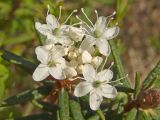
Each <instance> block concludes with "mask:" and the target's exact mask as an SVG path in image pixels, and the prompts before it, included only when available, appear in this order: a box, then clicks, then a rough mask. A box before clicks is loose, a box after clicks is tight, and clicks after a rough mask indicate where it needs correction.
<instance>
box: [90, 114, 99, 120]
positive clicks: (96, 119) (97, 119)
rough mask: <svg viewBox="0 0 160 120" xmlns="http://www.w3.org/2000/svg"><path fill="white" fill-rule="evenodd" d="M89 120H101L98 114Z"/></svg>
mask: <svg viewBox="0 0 160 120" xmlns="http://www.w3.org/2000/svg"><path fill="white" fill-rule="evenodd" d="M87 120H100V117H99V115H98V114H97V113H96V114H95V115H93V116H91V117H89V118H88V119H87Z"/></svg>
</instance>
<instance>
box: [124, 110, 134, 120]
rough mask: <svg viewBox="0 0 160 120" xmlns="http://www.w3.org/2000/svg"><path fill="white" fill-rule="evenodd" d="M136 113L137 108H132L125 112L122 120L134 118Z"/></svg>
mask: <svg viewBox="0 0 160 120" xmlns="http://www.w3.org/2000/svg"><path fill="white" fill-rule="evenodd" d="M136 115H137V109H135V108H133V109H132V110H131V111H129V112H128V113H127V115H126V116H125V118H124V120H135V119H136Z"/></svg>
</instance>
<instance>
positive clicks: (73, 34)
mask: <svg viewBox="0 0 160 120" xmlns="http://www.w3.org/2000/svg"><path fill="white" fill-rule="evenodd" d="M68 34H69V37H70V38H71V39H72V40H73V41H75V42H79V41H82V40H83V37H84V34H85V32H84V31H83V30H82V29H80V28H76V27H73V26H70V27H69V31H68Z"/></svg>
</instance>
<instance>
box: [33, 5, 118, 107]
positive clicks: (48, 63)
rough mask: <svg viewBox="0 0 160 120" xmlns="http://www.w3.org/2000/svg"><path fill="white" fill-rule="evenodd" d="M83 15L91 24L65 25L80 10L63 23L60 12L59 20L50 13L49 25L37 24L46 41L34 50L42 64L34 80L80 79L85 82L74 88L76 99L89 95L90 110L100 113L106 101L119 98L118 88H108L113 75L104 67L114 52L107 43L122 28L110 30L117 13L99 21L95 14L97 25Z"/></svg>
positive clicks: (48, 17) (47, 21)
mask: <svg viewBox="0 0 160 120" xmlns="http://www.w3.org/2000/svg"><path fill="white" fill-rule="evenodd" d="M60 8H61V7H60ZM81 11H82V13H83V15H84V16H85V17H86V19H87V20H88V23H87V22H85V21H83V20H82V19H81V18H80V17H79V16H76V18H77V19H78V21H79V22H78V23H76V24H73V25H67V24H66V23H67V21H68V20H69V19H70V17H71V16H72V15H73V14H74V13H75V12H77V10H74V11H73V12H72V13H71V14H70V15H69V17H68V18H67V19H66V21H65V22H63V23H60V18H61V9H60V15H59V18H58V19H57V18H56V17H55V16H54V15H51V14H49V13H47V17H46V24H41V23H39V22H36V23H35V27H36V29H37V30H38V31H39V33H41V34H42V35H44V36H45V37H46V40H45V44H44V45H43V46H38V47H37V48H36V49H35V52H36V55H37V59H38V60H39V62H40V64H39V65H38V67H37V68H36V69H35V71H34V73H33V79H34V80H35V81H42V80H44V79H46V78H47V77H48V76H50V75H51V76H52V77H53V78H54V79H55V80H64V79H67V80H74V79H75V77H78V78H80V79H81V80H83V81H82V82H80V83H79V84H78V85H77V86H76V87H75V90H74V95H75V96H77V97H81V96H84V95H87V94H88V93H89V96H90V97H89V103H90V107H91V109H92V110H97V109H98V108H99V106H100V104H101V102H102V100H103V97H105V98H114V97H115V96H116V95H117V90H116V88H115V87H114V86H111V85H110V84H109V83H111V81H110V80H111V79H112V78H113V72H112V71H111V70H110V67H109V68H108V69H106V68H105V69H104V66H105V64H106V60H107V59H106V58H107V57H108V56H109V55H110V51H111V49H110V46H109V43H108V40H110V39H112V38H114V37H116V36H117V34H118V33H119V28H118V27H117V26H112V27H109V23H110V21H111V20H112V19H113V16H114V15H115V12H114V13H113V14H112V15H110V16H108V17H103V16H100V17H99V16H98V14H97V11H95V13H96V16H97V21H96V22H95V24H93V23H92V22H91V20H90V19H89V18H88V16H87V15H86V14H85V12H84V9H83V8H82V9H81ZM77 26H78V27H77Z"/></svg>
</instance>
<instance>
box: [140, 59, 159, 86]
mask: <svg viewBox="0 0 160 120" xmlns="http://www.w3.org/2000/svg"><path fill="white" fill-rule="evenodd" d="M158 76H160V61H159V62H158V63H157V65H156V66H155V67H154V68H153V70H152V71H151V72H150V73H149V74H148V76H147V78H146V79H145V80H144V82H143V89H147V88H149V87H150V86H151V85H152V84H153V83H154V80H156V78H157V77H158Z"/></svg>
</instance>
